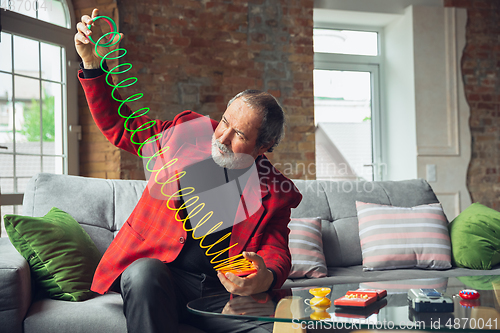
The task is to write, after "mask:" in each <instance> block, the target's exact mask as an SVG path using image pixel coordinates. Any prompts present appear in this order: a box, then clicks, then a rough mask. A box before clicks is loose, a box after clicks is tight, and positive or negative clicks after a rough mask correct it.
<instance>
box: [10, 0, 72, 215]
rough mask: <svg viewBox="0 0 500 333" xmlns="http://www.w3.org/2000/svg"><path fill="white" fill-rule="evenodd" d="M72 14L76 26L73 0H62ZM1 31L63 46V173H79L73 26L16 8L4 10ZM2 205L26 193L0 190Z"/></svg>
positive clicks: (15, 201)
mask: <svg viewBox="0 0 500 333" xmlns="http://www.w3.org/2000/svg"><path fill="white" fill-rule="evenodd" d="M63 1H64V2H65V4H66V6H67V9H68V10H67V14H69V20H70V23H69V26H74V25H75V24H74V22H75V17H74V14H73V13H74V12H73V7H72V5H71V2H68V1H65V0H63ZM0 15H1V22H2V32H6V33H10V34H14V35H18V36H21V37H26V38H30V39H34V40H38V41H42V42H47V43H51V44H55V45H59V46H61V47H63V48H64V51H65V52H62V59H61V63H62V66H61V67H62V78H63V80H64V81H65V84H64V83H63V86H64V85H65V86H66V87H64V88H63V89H62V90H63V92H62V99H63V102H62V121H63V140H64V150H63V155H65V156H66V160H65V163H64V165H63V173H64V174H72V175H78V174H79V150H78V145H79V143H78V139H79V138H78V135H79V133H78V132H77V131H74V130H73V131H71V130H70V129H71V128H73V129H78V128H79V126H78V96H77V91H78V90H77V71H78V68H79V65H78V64H79V61H78V60H77V59H78V56H77V53H76V50H75V47H74V34H75V32H74V31H73V30H72V29H70V28H64V27H61V26H57V25H54V24H51V23H48V22H45V21H42V20H39V19H36V18H32V17H29V16H26V15H23V14H19V13H16V12H13V11H8V10H7V11H5V10H1V13H0ZM0 197H1V200H0V206H12V205H14V206H15V205H22V200H23V197H24V193H14V194H11V193H9V194H1V193H0Z"/></svg>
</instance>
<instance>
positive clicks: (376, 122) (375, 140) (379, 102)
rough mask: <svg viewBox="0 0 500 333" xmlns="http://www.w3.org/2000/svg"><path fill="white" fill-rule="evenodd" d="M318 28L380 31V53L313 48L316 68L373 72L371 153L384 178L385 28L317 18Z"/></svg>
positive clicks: (377, 173) (377, 171) (376, 175)
mask: <svg viewBox="0 0 500 333" xmlns="http://www.w3.org/2000/svg"><path fill="white" fill-rule="evenodd" d="M314 28H315V29H332V30H351V31H367V32H376V33H377V36H378V37H377V38H378V41H377V46H378V55H376V56H365V55H355V54H340V53H322V52H314V69H319V70H339V71H353V72H355V71H362V72H370V73H371V75H370V78H371V84H372V91H371V93H372V119H371V123H372V154H373V157H372V158H373V161H372V163H373V165H372V167H373V168H374V169H375V170H374V172H373V177H374V180H384V175H385V171H386V170H384V165H385V164H384V154H383V149H382V131H383V129H382V120H381V114H382V111H381V110H382V107H383V104H384V101H383V96H384V94H383V86H382V82H384V81H383V78H382V75H383V73H384V57H383V55H382V50H383V28H377V27H370V26H360V25H349V24H336V23H325V22H318V23H316V22H315V23H314Z"/></svg>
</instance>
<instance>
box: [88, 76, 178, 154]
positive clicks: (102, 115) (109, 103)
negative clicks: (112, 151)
mask: <svg viewBox="0 0 500 333" xmlns="http://www.w3.org/2000/svg"><path fill="white" fill-rule="evenodd" d="M78 78H79V80H80V83H81V84H82V87H83V90H84V92H85V97H86V98H87V103H88V105H89V109H90V113H91V114H92V118H93V119H94V121H95V123H96V125H97V127H98V128H99V130H100V131H101V132H102V133H103V134H104V136H105V137H106V139H108V140H109V141H110V142H111V143H112V144H113V145H115V146H116V147H118V148H121V149H124V150H126V151H128V152H130V153H132V154H135V155H139V156H144V154H141V147H142V144H143V143H144V142H146V141H148V140H149V141H148V142H151V141H153V140H156V141H158V140H159V135H161V134H159V133H162V132H163V131H165V130H167V129H168V128H169V127H170V126H172V123H173V121H160V120H153V119H151V118H150V117H148V116H147V115H146V113H147V111H148V110H149V109H148V108H143V109H140V110H138V111H135V112H133V111H132V110H131V109H130V108H129V107H128V105H127V104H126V103H124V102H123V101H124V99H123V98H122V97H121V95H120V93H119V92H118V89H116V90H115V91H113V87H112V86H110V85H109V84H108V83H107V82H106V75H100V76H97V77H94V78H88V79H86V78H84V77H83V72H82V70H80V71H79V72H78ZM109 79H110V80H111V78H109ZM125 100H126V98H125Z"/></svg>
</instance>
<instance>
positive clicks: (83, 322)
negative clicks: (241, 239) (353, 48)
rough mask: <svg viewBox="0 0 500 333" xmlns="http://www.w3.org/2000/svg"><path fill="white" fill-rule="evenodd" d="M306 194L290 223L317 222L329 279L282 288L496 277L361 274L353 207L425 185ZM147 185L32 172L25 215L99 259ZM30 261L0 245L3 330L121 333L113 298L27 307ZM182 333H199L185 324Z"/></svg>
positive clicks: (415, 197)
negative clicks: (72, 235) (57, 226)
mask: <svg viewBox="0 0 500 333" xmlns="http://www.w3.org/2000/svg"><path fill="white" fill-rule="evenodd" d="M295 183H296V185H297V187H298V188H299V190H300V191H301V192H302V194H303V195H304V198H303V201H302V202H301V204H300V205H299V207H297V208H296V209H294V210H293V211H292V217H321V218H322V220H323V221H322V228H323V245H324V252H325V257H326V262H327V266H328V273H329V276H328V277H325V278H321V279H295V280H291V279H289V280H287V281H286V283H285V287H303V286H310V285H334V284H337V283H359V282H370V281H383V280H395V279H409V278H440V277H448V276H463V275H500V268H495V269H493V270H491V271H474V270H468V269H462V268H452V269H450V270H446V271H431V270H419V269H406V270H391V271H378V272H364V271H363V270H362V266H361V261H362V260H361V248H360V245H359V236H358V227H357V217H356V208H355V204H354V203H355V201H356V200H361V201H366V202H374V203H381V204H392V205H397V206H406V207H409V206H414V205H419V204H425V203H433V202H437V199H436V196H435V195H434V193H433V191H432V189H431V187H430V186H429V185H428V184H427V183H426V182H425V181H424V180H410V181H400V182H390V181H387V182H370V183H364V182H358V183H353V182H330V181H304V180H296V181H295ZM145 184H146V182H144V181H128V180H104V179H93V178H84V177H76V176H65V175H53V174H38V175H36V176H35V177H33V178H32V179H31V180H30V182H29V184H28V185H27V189H26V192H25V196H24V203H23V215H29V216H43V215H45V214H46V213H47V212H48V211H49V210H50V209H51V208H52V207H57V208H59V209H62V210H64V211H66V212H68V213H69V214H71V215H72V216H73V217H74V218H75V219H76V220H77V221H78V222H79V223H80V224H81V225H82V227H83V228H84V229H85V230H86V231H87V233H88V234H89V235H90V237H91V238H92V240H93V241H94V243H95V244H96V246H97V248H98V249H99V250H100V251H101V252H102V253H104V251H105V250H106V248H107V247H108V246H109V244H110V243H111V241H112V239H113V237H114V236H115V235H116V234H117V232H118V230H119V229H120V227H121V226H122V224H123V223H124V221H125V220H126V219H127V217H128V216H129V214H130V213H131V211H132V209H133V207H134V206H135V204H136V202H137V201H138V199H139V197H140V195H141V193H142V191H143V189H144V187H145ZM35 292H36V291H35V290H33V288H32V283H31V278H30V269H29V266H28V263H27V262H26V261H25V260H24V258H23V257H22V256H21V255H20V254H19V253H18V252H17V251H16V250H15V248H14V247H13V246H12V245H11V244H10V242H9V240H8V239H7V238H2V239H0V331H1V332H10V333H17V332H23V331H24V332H38V333H44V332H72V333H78V332H82V333H84V332H85V333H86V332H95V333H98V332H103V333H104V332H105V333H112V332H126V325H125V317H124V315H123V312H122V299H121V296H120V295H119V294H117V293H109V294H106V295H103V296H98V297H95V298H92V299H90V300H87V301H84V302H65V301H57V300H51V299H42V300H38V301H35V302H33V301H32V299H33V295H34V294H35ZM182 332H200V331H199V330H196V329H194V328H192V327H189V326H187V325H184V326H183V327H182Z"/></svg>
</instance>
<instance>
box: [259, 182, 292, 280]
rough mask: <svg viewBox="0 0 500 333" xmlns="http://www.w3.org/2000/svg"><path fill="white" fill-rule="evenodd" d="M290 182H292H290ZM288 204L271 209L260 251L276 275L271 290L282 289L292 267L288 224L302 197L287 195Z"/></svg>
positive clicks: (268, 266)
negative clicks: (293, 209) (292, 210)
mask: <svg viewBox="0 0 500 333" xmlns="http://www.w3.org/2000/svg"><path fill="white" fill-rule="evenodd" d="M288 181H290V180H288ZM287 196H288V198H287V199H288V200H286V201H287V202H286V204H281V205H280V207H279V208H278V209H275V210H274V209H271V210H270V211H269V212H268V214H271V216H269V219H270V221H269V223H268V224H267V225H266V227H265V230H264V234H263V237H262V241H261V244H260V249H259V250H258V251H257V254H258V255H260V256H261V257H262V258H263V259H264V262H265V264H266V267H267V268H269V269H271V270H272V271H273V272H274V273H275V281H274V285H273V286H271V288H274V289H276V288H280V287H281V286H282V285H283V283H285V281H286V279H287V278H288V275H289V273H290V269H291V266H292V263H291V261H292V260H291V255H290V250H289V247H288V235H289V233H290V230H289V229H288V223H289V222H290V215H291V209H292V208H295V207H297V206H298V204H299V203H300V201H301V200H302V195H301V194H300V193H299V192H298V191H297V192H295V191H292V192H291V193H289V194H287Z"/></svg>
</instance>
